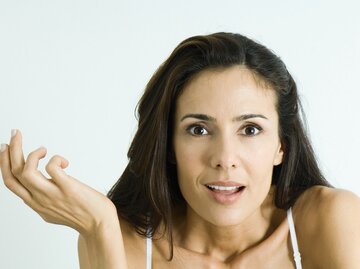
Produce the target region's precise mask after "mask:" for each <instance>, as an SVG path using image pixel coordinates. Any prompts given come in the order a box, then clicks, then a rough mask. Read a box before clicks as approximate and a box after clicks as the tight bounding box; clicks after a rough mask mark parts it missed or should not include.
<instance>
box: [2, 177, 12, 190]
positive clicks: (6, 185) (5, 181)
mask: <svg viewBox="0 0 360 269" xmlns="http://www.w3.org/2000/svg"><path fill="white" fill-rule="evenodd" d="M4 184H5V187H6V188H8V189H9V190H11V191H12V190H13V189H14V187H15V184H14V181H13V180H9V179H4Z"/></svg>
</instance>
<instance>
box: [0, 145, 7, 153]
mask: <svg viewBox="0 0 360 269" xmlns="http://www.w3.org/2000/svg"><path fill="white" fill-rule="evenodd" d="M5 149H6V144H1V149H0V151H1V152H4V151H5Z"/></svg>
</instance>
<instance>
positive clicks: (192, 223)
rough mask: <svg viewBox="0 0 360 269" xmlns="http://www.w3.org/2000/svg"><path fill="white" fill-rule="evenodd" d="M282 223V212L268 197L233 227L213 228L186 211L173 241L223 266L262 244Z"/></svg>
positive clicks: (194, 213)
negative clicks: (217, 261) (224, 263)
mask: <svg viewBox="0 0 360 269" xmlns="http://www.w3.org/2000/svg"><path fill="white" fill-rule="evenodd" d="M283 219H284V212H283V211H281V210H279V209H276V208H275V206H274V205H273V202H272V197H271V195H269V197H268V198H267V199H266V200H265V201H264V203H263V204H262V206H261V207H260V208H258V209H257V210H256V211H255V212H253V213H252V214H251V215H250V216H248V217H247V218H246V219H245V220H243V221H242V222H241V223H238V224H237V225H232V226H221V227H219V226H216V225H213V224H212V223H209V222H208V221H206V220H204V219H203V218H201V217H200V216H199V215H198V214H196V212H194V211H193V210H192V209H191V208H189V207H188V208H187V210H186V218H185V220H184V222H183V223H182V225H181V233H180V232H179V233H177V236H176V237H175V241H177V244H178V245H179V246H181V247H183V248H185V249H188V250H191V251H194V252H197V253H201V254H204V255H208V256H211V257H213V258H216V259H217V260H220V261H224V262H225V261H229V260H231V259H232V258H234V257H236V256H237V255H238V254H241V253H243V252H244V251H246V250H247V249H250V248H252V247H254V246H255V245H257V244H259V243H260V242H262V241H264V240H265V239H266V238H268V237H269V235H270V234H272V233H273V231H274V230H275V229H276V227H277V226H278V225H279V224H280V222H281V220H283ZM179 231H180V230H179Z"/></svg>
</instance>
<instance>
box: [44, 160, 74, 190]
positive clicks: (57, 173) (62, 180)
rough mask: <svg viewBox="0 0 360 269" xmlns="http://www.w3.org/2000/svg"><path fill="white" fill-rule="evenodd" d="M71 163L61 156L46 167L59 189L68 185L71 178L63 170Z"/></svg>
mask: <svg viewBox="0 0 360 269" xmlns="http://www.w3.org/2000/svg"><path fill="white" fill-rule="evenodd" d="M68 165H69V161H68V160H66V159H65V158H64V157H61V156H59V155H55V156H53V157H52V158H51V159H50V161H49V162H48V163H47V165H46V166H45V170H46V172H47V173H48V174H49V175H50V176H51V177H52V179H53V181H54V183H55V184H57V185H58V186H59V187H61V186H64V184H66V183H67V181H68V179H69V176H68V175H67V174H66V173H65V171H64V170H63V169H65V168H66V167H68Z"/></svg>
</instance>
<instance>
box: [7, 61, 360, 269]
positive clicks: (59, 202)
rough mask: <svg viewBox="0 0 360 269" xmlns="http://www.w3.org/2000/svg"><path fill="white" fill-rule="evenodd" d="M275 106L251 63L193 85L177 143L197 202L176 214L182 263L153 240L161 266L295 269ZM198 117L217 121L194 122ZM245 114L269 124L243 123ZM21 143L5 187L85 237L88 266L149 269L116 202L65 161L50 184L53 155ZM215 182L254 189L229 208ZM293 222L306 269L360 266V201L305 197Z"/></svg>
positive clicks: (183, 105) (182, 173) (12, 149)
mask: <svg viewBox="0 0 360 269" xmlns="http://www.w3.org/2000/svg"><path fill="white" fill-rule="evenodd" d="M275 103H276V99H275V94H274V92H273V90H272V89H271V88H269V87H268V86H267V85H266V84H265V83H263V82H262V81H261V79H259V78H257V77H255V76H254V75H253V74H252V73H251V72H250V71H249V70H247V69H245V68H243V67H241V66H234V67H231V68H227V69H218V70H207V71H204V72H201V73H200V74H199V75H197V76H196V77H195V78H193V79H192V80H191V82H190V83H188V84H187V85H186V87H185V89H184V92H183V93H182V95H181V96H180V97H179V99H178V100H177V104H176V111H175V113H176V114H175V124H174V126H175V130H174V137H173V146H174V153H175V160H176V165H177V168H178V178H179V185H180V188H181V191H182V193H183V196H184V197H185V199H186V202H187V203H186V205H185V207H184V208H179V210H178V211H176V214H175V216H174V222H173V223H174V258H173V260H172V261H168V260H167V259H168V257H169V250H168V241H167V238H166V237H162V238H160V239H158V240H153V255H152V263H153V268H156V269H162V268H164V269H165V268H173V269H177V268H179V269H180V268H204V269H205V268H214V269H215V268H216V269H230V268H232V269H244V268H246V269H258V268H262V269H267V268H268V269H270V268H272V269H273V268H279V269H281V268H284V269H285V268H287V269H288V268H295V265H294V262H293V259H292V248H291V244H290V239H289V229H288V225H287V221H286V212H285V211H283V210H281V209H277V208H276V207H275V206H274V204H273V193H274V187H271V186H270V183H271V173H272V169H273V167H274V166H275V165H279V164H280V163H281V162H282V158H283V150H282V147H281V141H280V140H279V135H278V131H277V130H278V115H277V113H276V110H275ZM189 114H202V115H207V116H211V118H212V119H213V120H204V117H203V118H202V119H199V118H198V116H197V117H193V116H191V117H186V118H184V117H185V116H186V115H189ZM244 114H256V115H262V116H263V117H251V118H248V119H245V120H244V119H242V120H235V121H234V120H233V119H234V118H236V117H238V116H240V115H244ZM264 117H265V118H266V119H265V118H264ZM208 118H209V117H208ZM249 134H250V135H249ZM21 143H22V137H21V133H20V131H18V132H17V134H16V135H15V136H13V137H12V138H11V140H10V143H9V146H6V147H5V149H4V151H2V152H1V154H0V164H1V172H2V176H3V179H4V183H5V185H6V186H7V187H8V188H9V189H10V190H11V191H12V192H14V193H15V194H16V195H17V196H19V197H20V198H21V199H23V200H24V202H25V203H26V204H27V205H29V206H30V207H31V208H32V209H33V210H34V211H36V212H37V213H39V214H40V216H41V217H42V218H43V219H44V220H45V221H47V222H50V223H56V224H62V225H66V226H69V227H72V228H74V229H75V230H77V231H78V232H79V244H78V246H79V261H80V267H81V269H85V268H86V269H89V268H90V269H95V268H96V269H100V268H102V269H112V268H114V269H115V268H131V269H135V268H136V269H138V268H145V256H146V249H145V240H144V238H142V237H140V236H139V235H138V234H137V233H136V232H135V230H134V228H133V227H131V226H130V225H129V224H128V223H127V222H126V221H124V220H123V219H120V220H119V219H118V217H117V215H116V210H115V208H114V206H113V205H112V203H111V202H109V200H108V199H107V198H106V196H104V195H103V194H101V193H99V192H97V191H96V190H94V189H92V188H90V187H88V186H86V185H85V184H83V183H81V182H80V181H78V180H76V179H74V178H72V177H71V176H69V175H67V174H66V173H65V171H64V169H65V168H66V167H67V166H68V164H69V163H68V161H67V160H65V159H64V158H63V157H61V156H58V155H56V156H54V157H53V158H51V159H50V161H49V163H48V164H47V165H46V171H47V172H48V174H49V175H50V176H51V180H49V179H47V178H46V177H44V176H43V175H42V173H41V172H40V171H38V168H37V167H38V163H39V161H40V159H42V158H44V157H45V155H46V150H45V149H44V148H41V149H38V150H35V151H33V152H32V153H30V154H29V156H28V158H27V159H26V160H25V159H24V157H23V152H22V149H21ZM213 180H232V181H236V182H239V183H242V184H243V185H245V187H246V188H245V191H244V192H243V194H242V196H241V198H239V199H238V200H237V201H236V202H234V203H232V204H229V205H223V204H219V203H217V202H216V201H214V199H212V197H210V196H209V195H208V193H207V189H206V187H204V184H206V183H209V182H211V181H213ZM75 194H76V195H75ZM314 205H316V206H314ZM293 216H294V222H295V227H296V233H297V238H298V243H299V249H300V252H301V255H302V264H303V268H306V269H312V268H314V269H317V268H326V269H329V268H330V269H332V268H333V269H354V268H359V264H360V258H359V256H360V255H358V253H360V229H359V227H360V200H359V198H358V197H357V196H356V195H354V194H353V193H351V192H348V191H344V190H338V189H330V188H326V187H313V188H310V189H308V190H307V191H305V192H304V193H303V195H302V196H301V197H300V198H299V199H298V200H297V202H296V204H295V205H294V206H293ZM119 223H120V225H119ZM155 237H157V238H159V237H160V235H156V236H155Z"/></svg>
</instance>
